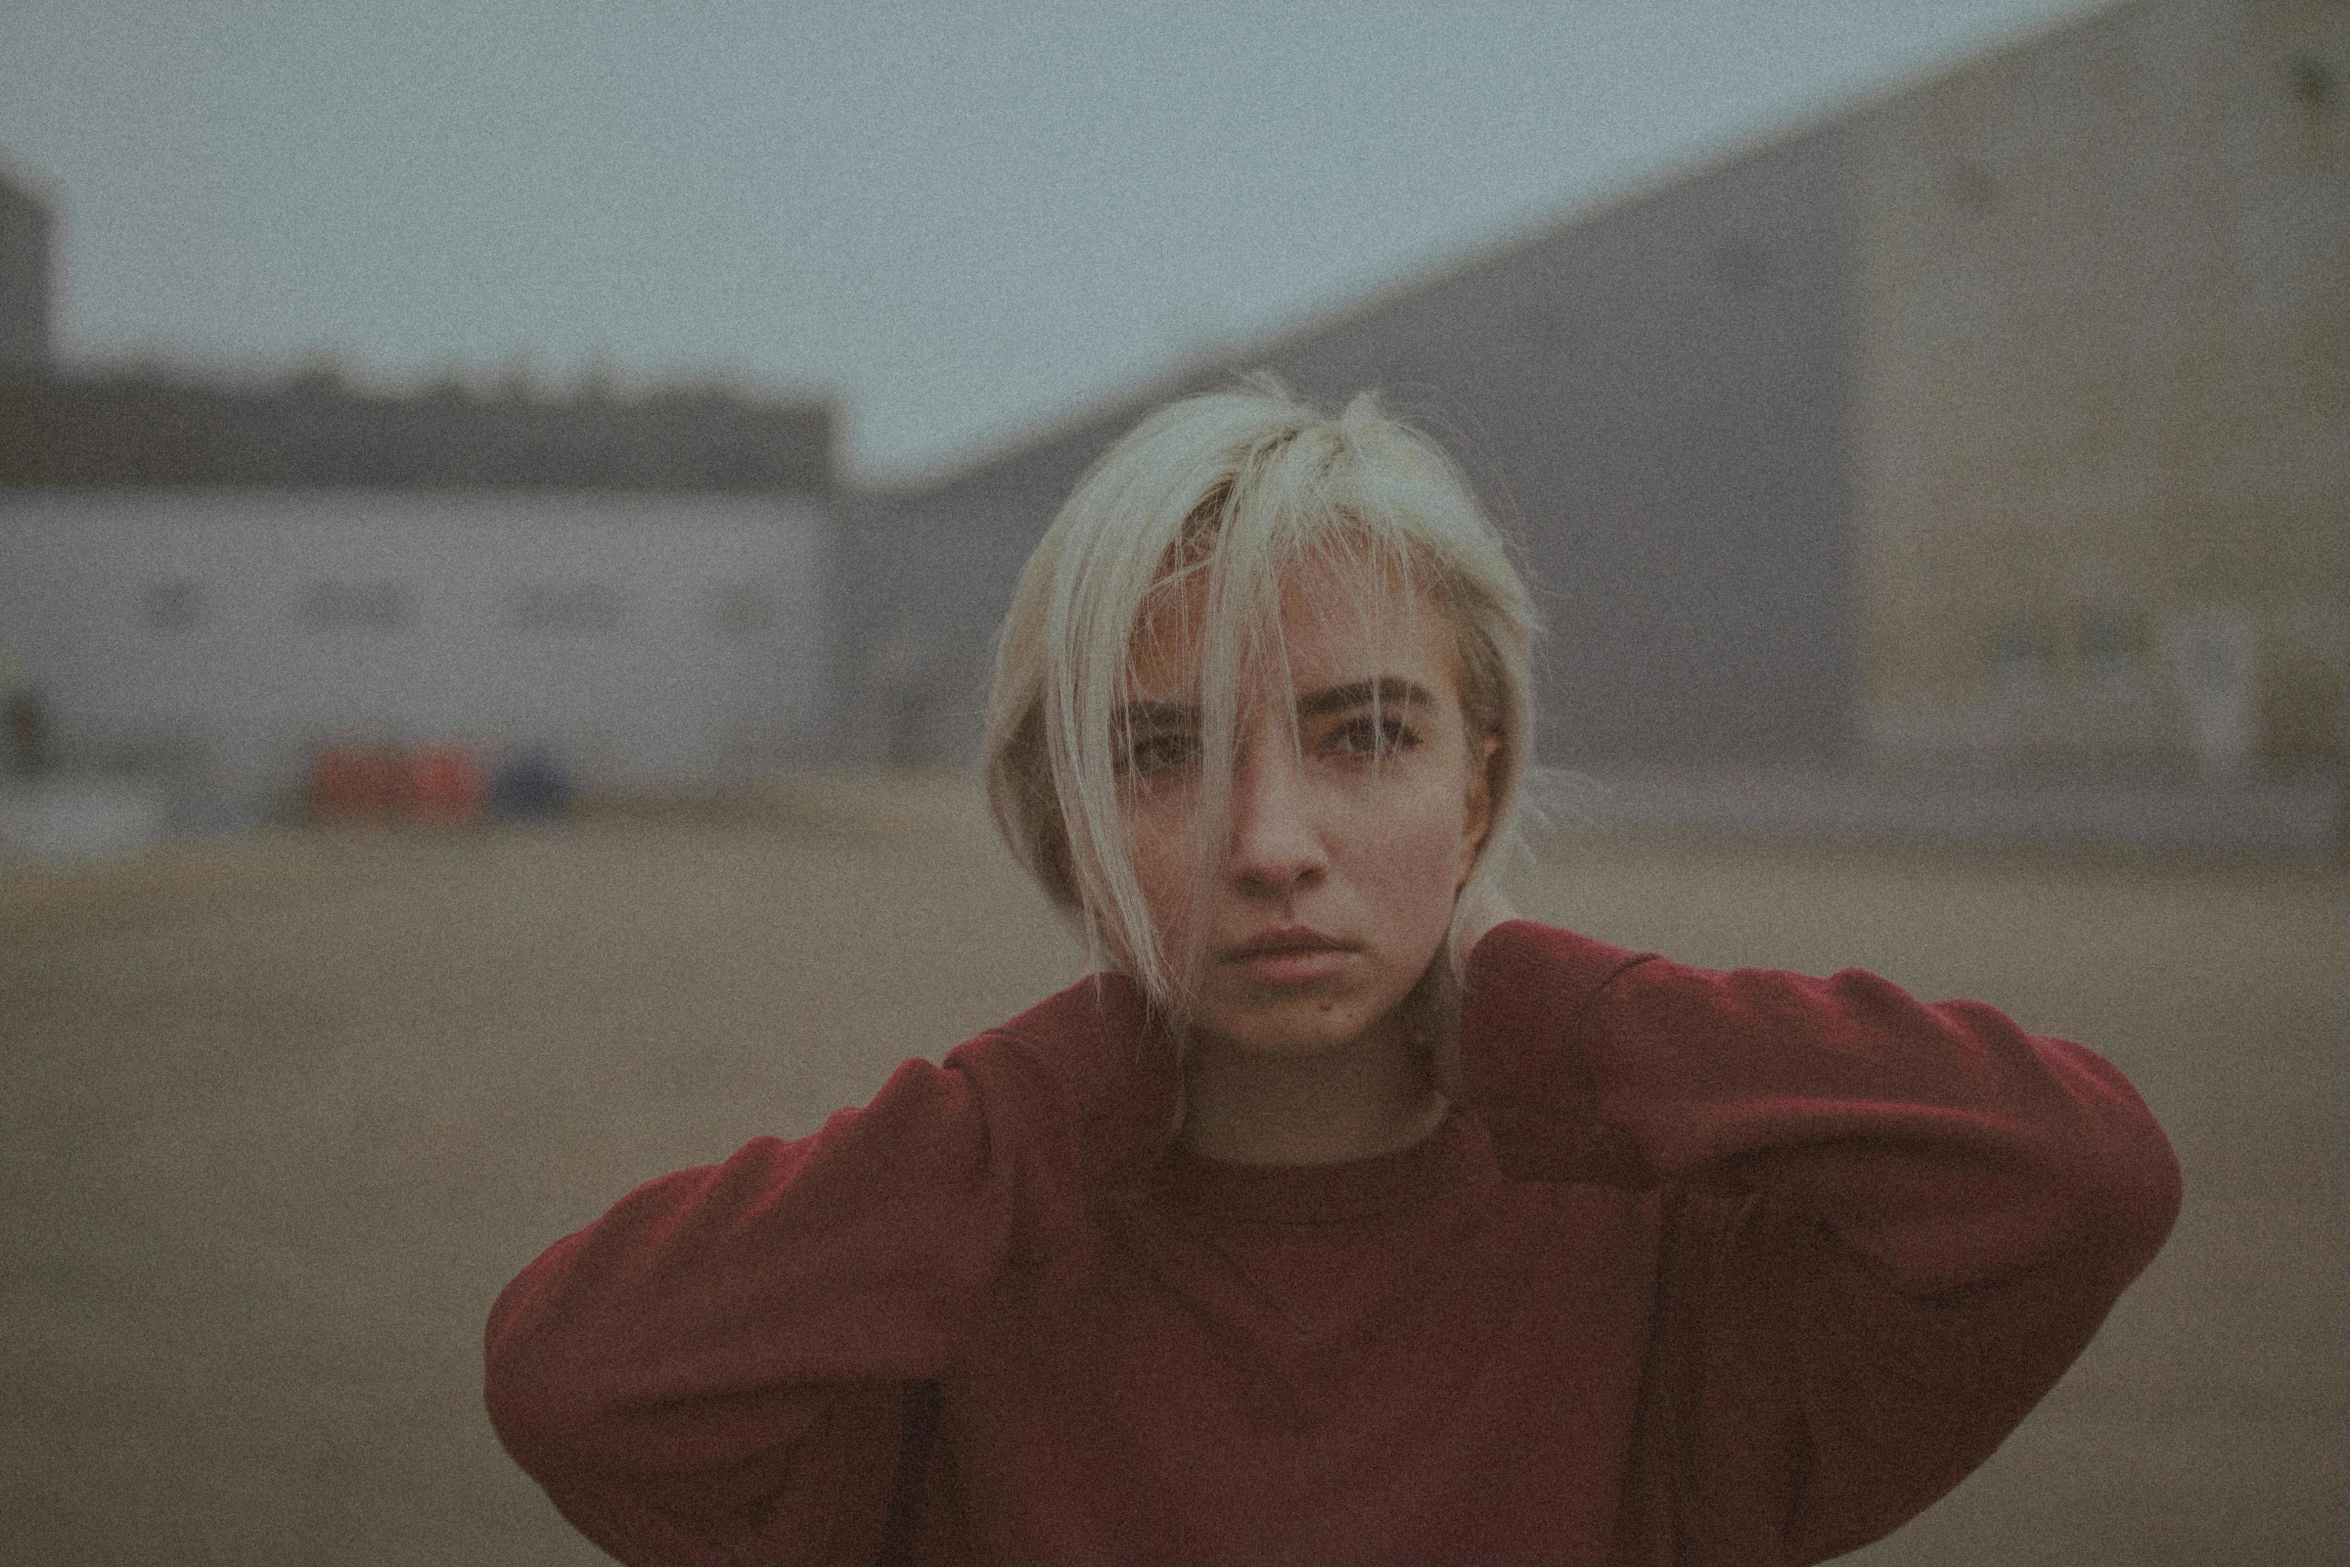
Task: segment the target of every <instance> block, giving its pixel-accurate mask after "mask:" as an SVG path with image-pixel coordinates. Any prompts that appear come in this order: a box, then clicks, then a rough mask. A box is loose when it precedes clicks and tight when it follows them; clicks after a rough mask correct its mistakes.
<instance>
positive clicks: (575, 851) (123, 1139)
mask: <svg viewBox="0 0 2350 1567" xmlns="http://www.w3.org/2000/svg"><path fill="white" fill-rule="evenodd" d="M929 800H930V797H928V796H923V797H919V798H916V797H907V798H896V797H886V796H884V797H873V796H866V795H861V794H858V795H850V796H844V797H841V798H838V799H836V800H835V801H833V802H832V804H831V805H829V806H827V807H826V808H825V809H820V810H801V811H794V812H790V813H785V814H783V815H781V816H778V817H775V818H773V819H770V820H768V821H766V822H764V823H758V824H750V823H742V822H736V823H732V824H729V823H723V822H715V821H705V822H701V823H679V822H661V821H655V820H646V821H635V822H617V823H599V824H589V825H583V826H579V827H575V828H570V829H561V830H549V831H537V832H530V831H522V832H500V833H492V834H486V835H482V836H479V837H475V838H469V839H465V840H461V841H445V842H403V841H398V840H386V841H377V842H372V843H371V842H366V841H353V840H342V841H337V840H328V839H302V838H281V839H271V840H264V841H262V842H259V843H257V844H254V845H252V846H249V847H248V848H246V849H244V850H240V851H237V852H234V853H222V852H214V853H211V854H196V855H184V856H181V857H179V858H177V859H174V860H171V861H167V862H164V863H162V864H159V865H155V866H150V867H147V868H145V869H142V870H140V871H138V872H136V873H135V874H134V873H125V872H115V873H109V874H107V875H104V876H96V877H83V878H79V879H76V880H73V881H71V882H67V881H60V880H56V879H54V878H51V879H47V880H41V881H38V882H35V881H29V880H26V879H25V878H22V877H18V878H0V1041H4V1044H0V1256H4V1257H5V1258H6V1268H5V1272H4V1274H0V1284H4V1287H5V1295H4V1297H0V1518H5V1519H6V1520H7V1522H6V1523H5V1525H0V1560H5V1561H7V1562H11V1563H14V1562H22V1563H27V1564H32V1563H39V1564H43V1567H69V1564H76V1563H107V1564H114V1563H124V1564H129V1563H144V1562H155V1563H170V1564H173V1567H185V1564H196V1563H208V1562H219V1563H237V1564H240V1567H242V1564H269V1563H280V1562H283V1563H297V1562H299V1563H359V1562H417V1563H492V1562H496V1563H514V1564H528V1563H584V1562H588V1561H592V1560H600V1559H601V1558H600V1557H598V1556H597V1555H596V1553H595V1552H593V1551H592V1550H591V1549H590V1548H588V1547H587V1546H585V1545H584V1544H583V1543H581V1542H579V1541H578V1540H576V1539H575V1538H574V1537H573V1536H571V1535H570V1534H569V1533H568V1531H567V1530H566V1529H565V1528H564V1526H563V1525H562V1524H561V1523H560V1521H559V1520H557V1519H556V1518H555V1517H554V1515H553V1513H552V1512H551V1510H550V1509H549V1508H548V1507H547V1506H546V1504H545V1503H544V1501H543V1500H542V1499H541V1498H540V1497H539V1495H538V1494H537V1492H536V1491H535V1490H534V1489H533V1488H532V1487H531V1486H530V1484H529V1483H528V1482H527V1481H525V1480H524V1479H523V1478H522V1477H521V1476H520V1475H519V1474H518V1473H517V1472H515V1471H514V1470H513V1468H512V1467H511V1466H510V1465H509V1464H508V1463H507V1462H506V1460H505V1458H504V1457H503V1455H502V1454H501V1453H500V1451H499V1450H498V1448H497V1445H496V1443H495V1440H494V1439H493V1438H492V1437H491V1435H490V1434H489V1431H488V1429H487V1427H486V1425H485V1423H484V1421H483V1420H482V1418H481V1416H480V1414H479V1412H478V1409H479V1406H478V1400H477V1395H476V1386H477V1378H478V1348H477V1344H478V1332H479V1324H480V1322H481V1319H482V1316H483V1313H484V1311H485V1310H486V1308H487V1306H488V1304H489V1301H490V1298H491V1297H492V1295H493V1294H494V1293H495V1292H496V1290H497V1289H498V1287H499V1285H500V1284H501V1283H503V1281H504V1280H505V1279H506V1278H507V1277H508V1276H509V1275H510V1274H511V1273H512V1272H513V1271H514V1270H515V1269H516V1268H517V1267H519V1266H520V1265H521V1264H522V1263H523V1262H524V1261H526V1260H527V1259H528V1258H529V1257H530V1256H531V1255H532V1254H533V1253H534V1252H535V1251H536V1250H537V1249H538V1248H539V1247H540V1246H542V1245H544V1244H545V1243H546V1242H547V1241H549V1240H551V1239H552V1238H554V1237H555V1236H556V1235H557V1234H559V1233H561V1232H563V1231H564V1230H566V1229H569V1228H571V1227H573V1226H575V1225H577V1224H579V1223H582V1222H584V1221H585V1220H587V1219H588V1218H590V1217H592V1216H593V1215H594V1214H595V1213H597V1212H598V1211H600V1209H601V1208H602V1207H603V1206H604V1204H605V1203H607V1202H608V1201H609V1200H610V1199H611V1198H612V1197H614V1196H616V1195H617V1194H618V1193H619V1192H620V1191H622V1190H623V1189H625V1188H626V1187H627V1186H628V1185H630V1184H631V1183H633V1182H634V1181H636V1180H638V1179H641V1178H643V1177H645V1176H649V1175H652V1174H655V1173H657V1172H659V1171H662V1170H664V1169H668V1168H672V1167H674V1166H677V1165H680V1164H685V1163H691V1162H696V1161H700V1160H705V1159H709V1158H714V1157H717V1156H719V1155H722V1154H723V1153H724V1152H726V1151H727V1150H728V1149H729V1148H731V1147H732V1146H734V1144H736V1143H737V1142H739V1141H740V1140H742V1139H743V1138H744V1137H747V1136H749V1135H751V1134H753V1133H755V1132H761V1131H774V1132H782V1133H787V1134H789V1133H798V1132H804V1131H807V1130H810V1129H812V1128H813V1127H814V1126H815V1125H816V1124H817V1123H818V1121H819V1120H820V1119H821V1118H822V1116H823V1115H824V1113H825V1112H826V1111H828V1110H829V1109H831V1108H833V1107H834V1106H837V1105H839V1104H843V1103H848V1102H851V1101H856V1100H861V1099H862V1098H864V1097H865V1096H867V1095H868V1094H869V1093H870V1092H871V1090H872V1089H873V1088H874V1087H875V1086H876V1085H877V1084H878V1083H879V1081H880V1080H881V1078H882V1077H883V1075H885V1073H886V1072H887V1071H888V1069H889V1067H890V1066H891V1065H892V1064H894V1062H895V1061H896V1060H897V1059H898V1058H900V1057H901V1056H903V1055H906V1054H910V1053H915V1052H921V1053H926V1054H932V1055H936V1054H937V1053H939V1052H940V1051H941V1050H943V1049H944V1048H946V1047H947V1046H949V1045H951V1044H952V1043H954V1042H955V1041H956V1040H957V1039H959V1038H961V1037H963V1036H964V1035H966V1034H968V1033H971V1032H973V1031H975V1030H976V1029H978V1028H980V1027H983V1026H985V1025H986V1024H988V1023H990V1022H992V1021H995V1020H997V1019H999V1018H1001V1017H1003V1016H1005V1015H1007V1014H1009V1013H1011V1012H1013V1011H1015V1010H1017V1009H1018V1008H1019V1007H1020V1006H1022V1005H1023V1004H1025V1003H1026V1002H1027V1001H1028V1000H1030V999H1031V998H1033V997H1035V996H1037V995H1040V994H1042V993H1043V992H1045V991H1046V990H1048V989H1050V988H1052V987H1053V986H1055V985H1056V984H1058V983H1060V982H1061V981H1062V980H1063V979H1064V978H1065V977H1067V976H1070V975H1072V974H1074V973H1075V971H1076V955H1075V952H1074V949H1073V946H1072V944H1071V943H1070V942H1069V941H1068V939H1067V938H1066V937H1065V936H1064V935H1063V934H1062V933H1061V932H1060V930H1059V928H1058V927H1057V925H1056V924H1055V923H1054V922H1053V920H1052V919H1051V918H1050V916H1049V915H1048V914H1047V913H1046V912H1045V911H1044V909H1043V908H1042V906H1041V904H1040V902H1039V901H1038V900H1037V899H1036V898H1035V897H1034V896H1033V895H1032V894H1030V893H1029V892H1027V891H1026V890H1025V888H1024V887H1022V886H1021V885H1020V884H1019V883H1018V882H1017V880H1016V879H1015V876H1014V873H1013V872H1012V870H1011V868H1010V866H1009V864H1008V862H1007V861H1006V860H1004V858H1003V857H1002V856H1001V854H1000V852H999V851H997V850H995V849H994V847H993V846H992V844H990V843H989V842H988V841H987V839H986V838H985V836H984V833H983V832H982V831H981V830H980V829H979V828H978V825H977V822H976V818H975V814H974V813H972V812H970V811H968V810H965V809H962V808H960V807H958V806H956V805H954V804H953V803H951V802H950V803H948V804H945V805H938V804H934V803H927V802H929ZM1523 896H1524V902H1525V903H1526V905H1527V907H1528V911H1529V912H1530V913H1534V914H1536V915H1538V916H1541V917H1546V918H1551V919H1556V920H1560V921H1563V922H1566V923H1571V924H1574V925H1577V926H1578V927H1580V928H1583V929H1586V930H1589V931H1591V932H1592V933H1594V934H1597V935H1601V936H1605V937H1607V938H1609V939H1612V940H1616V941H1620V942H1624V943H1627V944H1630V945H1636V946H1646V947H1655V948H1659V949H1661V950H1664V951H1666V952H1669V953H1671V954H1673V955H1675V956H1678V957H1683V958H1687V959H1690V960H1692V961H1697V962H1704V963H1712V964H1729V963H1740V962H1750V963H1769V964H1776V965H1782V966H1788V967H1795V968H1804V969H1811V970H1814V971H1818V970H1825V969H1832V968H1835V967H1838V966H1841V965H1843V964H1847V963H1859V964H1863V965H1866V966H1869V967H1873V968H1876V969H1878V970H1880V971H1881V972H1884V973H1886V974H1888V975H1890V976H1891V977H1893V978H1895V979H1897V980H1899V981H1901V982H1903V983H1904V984H1907V985H1909V986H1911V987H1912V988H1913V989H1917V990H1919V991H1921V992H1925V993H1929V994H1933V995H1952V994H1968V995H1980V996H1983V997H1985V998H1987V999H1991V1000H1994V1001H1997V1002H1999V1003H2001V1004H2002V1005H2004V1006H2006V1007H2007V1008H2008V1009H2009V1010H2011V1011H2013V1012H2015V1013H2016V1014H2017V1015H2019V1016H2020V1017H2021V1018H2023V1019H2024V1020H2025V1021H2026V1022H2027V1023H2028V1024H2030V1025H2032V1026H2034V1027H2037V1028H2040V1029H2043V1030H2045V1031H2049V1032H2057V1033H2067V1034H2070V1035H2073V1036H2074V1037H2077V1038H2081V1039H2084V1040H2086V1041H2089V1042H2090V1043H2092V1044H2094V1045H2096V1046H2097V1047H2099V1048H2100V1049H2102V1050H2104V1051H2105V1052H2106V1053H2107V1054H2109V1055H2111V1056H2112V1057H2114V1058H2115V1059H2116V1060H2117V1061H2119V1062H2120V1063H2121V1064H2122V1065H2123V1067H2124V1068H2125V1069H2126V1070H2127V1071H2128V1072H2129V1073H2130V1074H2131V1075H2132V1077H2133V1078H2134V1079H2135V1080H2136V1081H2137V1082H2138V1083H2139V1084H2140V1086H2141V1087H2142V1089H2143V1090H2144V1092H2145V1093H2146V1096H2147V1098H2148V1099H2149V1100H2150V1101H2151V1102H2152V1103H2153V1104H2154V1106H2155V1108H2156V1110H2157V1112H2158V1113H2160V1114H2161V1115H2162V1116H2163V1118H2164V1119H2165V1121H2166V1123H2167V1124H2168V1125H2169V1126H2170V1127H2171V1129H2172V1132H2173V1135H2174V1137H2175V1139H2176V1141H2177V1143H2178V1145H2179V1147H2180V1150H2181V1153H2182V1155H2183V1157H2184V1158H2185V1160H2186V1163H2187V1169H2188V1182H2189V1195H2188V1207H2187V1211H2186V1215H2185V1218H2184V1219H2183V1221H2182V1223H2181V1225H2180V1229H2179V1232H2178V1235H2177V1238H2176V1239H2175V1240H2174V1241H2173V1243H2172V1245H2171V1247H2170V1249H2169V1250H2168V1251H2167V1252H2166V1253H2165V1255H2164V1256H2163V1258H2162V1259H2161V1260H2160V1261H2159V1262H2157V1263H2156V1265H2155V1267H2154V1269H2153V1271H2152V1272H2150V1273H2149V1274H2148V1275H2147V1277H2146V1278H2145V1279H2144V1280H2143V1281H2141V1283H2140V1284H2139V1285H2138V1286H2137V1287H2136V1288H2135V1289H2134V1290H2133V1291H2132V1292H2131V1294H2130V1295H2129V1297H2128V1298H2126V1299H2125V1300H2124V1301H2123V1302H2122V1304H2121V1306H2120V1308H2119V1309H2118V1310H2117V1311H2116V1313H2115V1314H2114V1316H2113V1318H2112V1320H2111V1322H2110V1323H2109V1325H2108V1327H2107V1329H2106V1331H2105V1333H2104V1334H2103V1336H2102V1337H2101V1338H2100V1339H2099V1340H2098V1342H2097V1343H2096V1344H2095V1345H2094V1346H2093V1347H2092V1349H2091V1350H2090V1352H2089V1354H2088V1356H2087V1357H2086V1358H2085V1359H2084V1360H2083V1361H2082V1363H2081V1364H2080V1366H2079V1367H2078V1368H2077V1369H2076V1371H2075V1372H2074V1373H2073V1375H2072V1376H2071V1377H2070V1378H2068V1379H2067V1381H2066V1382H2065V1383H2064V1384H2063V1386H2061V1387H2060V1388H2059V1389H2058V1390H2057V1392H2056V1393H2055V1394H2054V1395H2053V1396H2052V1397H2051V1398H2050V1399H2049V1401H2048V1402H2047V1404H2046V1405H2044V1406H2043V1408H2042V1409H2041V1411H2040V1412H2039V1413H2038V1414H2036V1415H2035V1416H2034V1417H2033V1419H2032V1421H2031V1422H2030V1423H2029V1424H2028V1425H2027V1426H2026V1427H2025V1429H2024V1430H2023V1431H2022V1432H2020V1433H2019V1434H2018V1435H2017V1436H2016V1437H2015V1438H2014V1439H2013V1440H2012V1441H2011V1442H2010V1443H2009V1444H2008V1446H2007V1447H2006V1448H2005V1449H2004V1450H2003V1451H2002V1452H2001V1453H2000V1454H1999V1456H1998V1457H1997V1458H1995V1459H1994V1460H1993V1461H1992V1463H1991V1464H1990V1465H1989V1466H1988V1467H1987V1468H1986V1469H1985V1470H1984V1471H1983V1472H1982V1473H1981V1474H1980V1475H1979V1476H1977V1477H1976V1478H1975V1479H1974V1480H1973V1481H1970V1482H1969V1483H1968V1485H1967V1486H1965V1487H1964V1488H1962V1489H1961V1491H1960V1492H1959V1493H1958V1494H1957V1495H1956V1496H1954V1497H1953V1498H1952V1499H1951V1500H1949V1501H1948V1502H1946V1503H1945V1504H1943V1505H1942V1506H1941V1507H1939V1508H1937V1509H1936V1510H1934V1511H1933V1512H1932V1513H1930V1514H1928V1515H1927V1517H1926V1518H1924V1519H1922V1520H1920V1521H1919V1522H1918V1523H1916V1524H1915V1525H1913V1526H1911V1528H1910V1529H1908V1530H1906V1531H1904V1532H1903V1533H1902V1534H1901V1535H1899V1536H1897V1537H1896V1538H1895V1539H1894V1540H1892V1541H1889V1542H1887V1543H1885V1544H1884V1545H1881V1546H1879V1547H1877V1548H1875V1549H1874V1550H1872V1551H1870V1552H1867V1553H1864V1555H1863V1556H1861V1557H1857V1558H1853V1559H1854V1560H1858V1561H1866V1562H1869V1563H1873V1564H1877V1567H1892V1564H1896V1563H1936V1564H1944V1563H1949V1564H1956V1563H2001V1564H2007V1563H2035V1562H2047V1563H2066V1564H2082V1563H2117V1564H2119V1563H2131V1564H2139V1563H2145V1564H2160V1563H2190V1562H2191V1563H2198V1564H2201V1563H2213V1562H2248V1563H2263V1564H2293V1563H2319V1562H2336V1561H2340V1560H2342V1559H2343V1551H2344V1546H2343V1544H2342V1542H2343V1541H2344V1540H2345V1539H2350V1353H2346V1350H2350V1248H2346V1247H2345V1246H2343V1245H2342V1244H2341V1241H2340V1234H2341V1224H2342V1214H2343V1212H2344V1205H2345V1204H2344V1200H2345V1197H2350V1132H2346V1130H2345V1128H2346V1126H2350V1117H2346V1113H2345V1112H2350V878H2345V877H2344V876H2343V875H2342V874H2341V873H2340V872H2339V871H2330V872H2327V871H2310V870H2307V869H2302V870H2293V869H2280V868H2276V867H2268V868H2262V867H2258V866H2251V865H2236V866H2230V865H2224V864H2213V863H2206V864H2202V865H2195V866H2182V865H2176V864H2168V865H2166V864H2162V863H2157V862H2149V861H2123V860H2110V859H2109V860H2092V859H2081V858H2070V859H2050V858H2026V857H2014V856H2008V857H1993V856H1986V855H1983V854H1973V855H1955V854H1940V855H1934V854H1924V853H1918V852H1895V851H1887V850H1857V849H1837V850H1820V849H1812V850H1806V849H1801V848H1794V847H1787V846H1779V847H1772V848H1758V847H1749V846H1736V845H1729V844H1721V843H1713V844H1708V843H1704V842H1697V841H1690V840H1680V841H1672V840H1654V841H1648V842H1641V841H1634V840H1627V839H1623V838H1600V839H1587V840H1584V841H1580V842H1563V843H1560V844H1556V845H1553V846H1551V847H1550V849H1549V850H1548V851H1547V857H1546V861H1545V863H1544V865H1543V866H1542V868H1541V869H1540V870H1538V871H1536V872H1533V873H1530V874H1528V875H1527V876H1525V877H1524V878H1523Z"/></svg>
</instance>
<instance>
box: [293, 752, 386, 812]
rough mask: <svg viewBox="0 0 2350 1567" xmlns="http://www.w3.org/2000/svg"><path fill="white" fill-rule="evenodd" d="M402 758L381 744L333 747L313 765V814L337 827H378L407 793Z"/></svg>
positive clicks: (311, 810) (310, 790) (311, 800)
mask: <svg viewBox="0 0 2350 1567" xmlns="http://www.w3.org/2000/svg"><path fill="white" fill-rule="evenodd" d="M400 773H401V767H400V755H399V753H398V752H397V751H394V750H392V749H391V748H389V747H387V746H380V745H330V746H322V747H320V748H319V751H318V754H317V756H316V757H314V758H313V759H312V760H311V763H310V787H309V799H310V813H311V815H313V816H315V817H316V818H318V820H320V821H322V822H330V823H333V824H336V825H338V826H360V825H366V826H379V825H381V824H382V823H384V822H385V821H387V820H389V819H390V817H391V816H392V814H393V812H394V810H395V808H396V807H397V804H398V799H399V796H400V795H401V794H402V793H404V792H405V791H404V790H403V788H402V787H401V778H400Z"/></svg>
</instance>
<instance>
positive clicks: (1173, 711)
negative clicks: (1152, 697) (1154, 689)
mask: <svg viewBox="0 0 2350 1567" xmlns="http://www.w3.org/2000/svg"><path fill="white" fill-rule="evenodd" d="M1113 723H1114V724H1115V726H1116V727H1117V728H1119V729H1121V730H1134V729H1196V728H1198V727H1199V709H1198V708H1196V707H1192V706H1189V705H1188V704H1186V703H1182V702H1129V703H1127V704H1126V705H1125V706H1124V707H1121V708H1119V709H1118V711H1117V714H1116V716H1115V718H1114V719H1113Z"/></svg>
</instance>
